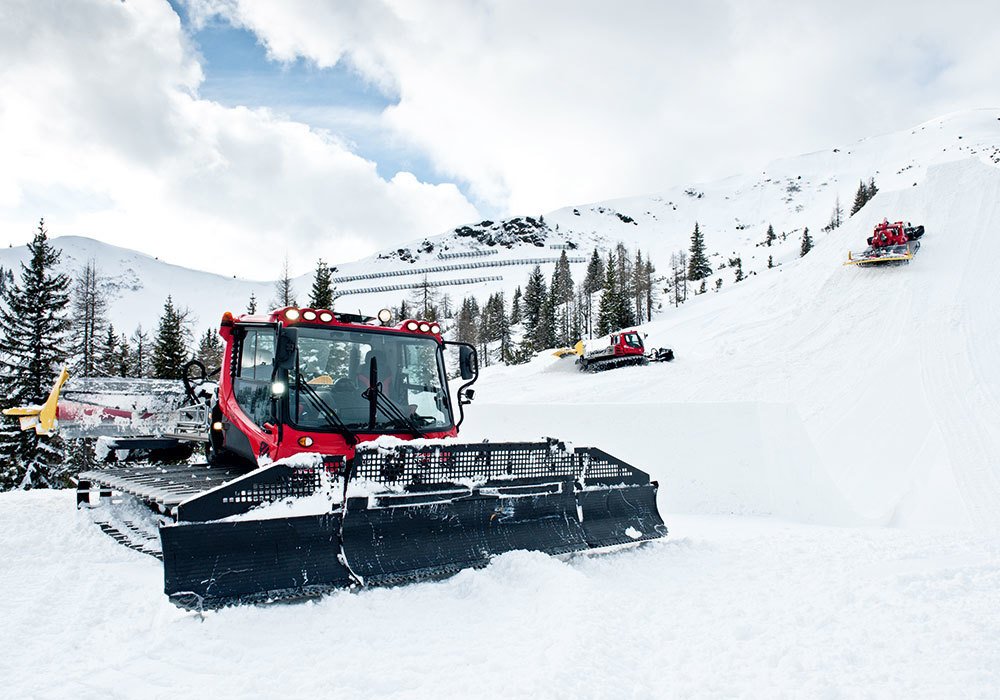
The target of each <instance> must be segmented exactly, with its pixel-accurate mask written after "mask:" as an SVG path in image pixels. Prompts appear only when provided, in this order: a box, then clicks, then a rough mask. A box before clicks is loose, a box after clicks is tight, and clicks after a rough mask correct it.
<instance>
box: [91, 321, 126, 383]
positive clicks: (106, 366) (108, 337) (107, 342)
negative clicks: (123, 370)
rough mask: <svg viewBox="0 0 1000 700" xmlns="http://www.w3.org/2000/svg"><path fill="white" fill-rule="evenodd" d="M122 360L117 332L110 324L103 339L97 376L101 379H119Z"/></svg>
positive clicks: (98, 359)
mask: <svg viewBox="0 0 1000 700" xmlns="http://www.w3.org/2000/svg"><path fill="white" fill-rule="evenodd" d="M120 359H121V351H120V348H119V346H118V334H117V333H116V332H115V327H114V326H113V325H112V324H110V323H109V324H108V325H107V330H106V331H105V332H104V334H103V338H102V339H101V346H100V348H99V350H98V354H97V368H96V369H97V371H96V373H95V374H96V375H97V376H99V377H117V376H118V370H119V365H120Z"/></svg>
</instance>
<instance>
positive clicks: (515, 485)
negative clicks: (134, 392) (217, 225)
mask: <svg viewBox="0 0 1000 700" xmlns="http://www.w3.org/2000/svg"><path fill="white" fill-rule="evenodd" d="M390 321H391V315H390V314H389V313H388V312H387V311H383V312H380V314H379V318H378V319H375V318H370V317H363V316H357V315H351V314H340V313H335V312H332V311H327V310H317V309H297V308H286V309H280V310H278V311H275V312H272V313H270V314H267V315H263V316H242V317H240V318H238V319H234V318H233V317H232V316H231V315H230V314H226V315H224V316H223V321H222V326H221V330H220V333H221V335H222V337H223V339H224V340H225V351H224V354H223V363H222V367H221V368H220V370H219V371H218V374H219V381H218V382H217V384H216V383H214V382H211V381H209V375H208V373H206V372H205V371H204V368H200V367H198V366H197V363H191V365H193V366H194V369H195V370H198V369H200V370H201V371H200V372H198V373H197V376H194V377H192V376H191V375H192V374H194V372H193V371H188V372H186V377H185V388H186V392H185V394H186V399H187V405H185V406H182V407H180V408H177V409H174V410H172V411H171V414H172V415H173V416H174V417H173V419H172V420H171V421H167V422H166V423H167V427H165V428H164V427H162V426H163V425H164V422H163V421H160V422H159V423H157V424H156V425H157V426H158V427H157V430H156V431H155V432H152V433H149V432H143V430H142V427H144V424H143V421H135V423H134V427H132V428H130V427H129V424H128V421H127V420H123V418H122V416H121V415H120V409H119V410H118V414H116V415H115V416H114V421H113V423H114V426H115V427H116V428H117V429H118V431H119V432H118V435H117V436H116V437H113V438H111V439H110V444H109V451H108V454H109V456H110V457H111V458H112V459H114V458H117V459H119V460H120V461H117V462H111V463H108V464H105V465H102V466H101V467H100V468H96V469H92V470H88V471H84V472H82V473H80V474H79V477H78V497H77V501H78V505H79V506H80V507H92V508H94V513H95V514H100V515H97V517H96V519H98V520H99V522H100V525H101V527H102V529H104V530H105V531H106V532H108V533H109V534H111V535H112V536H114V537H115V539H117V540H118V541H119V542H121V543H122V544H125V545H127V546H130V547H133V548H134V549H137V550H139V551H142V552H145V553H148V554H151V555H153V556H158V557H160V558H162V561H163V571H164V592H165V593H166V595H167V596H168V597H169V598H170V600H171V601H172V602H173V603H174V604H176V605H178V606H180V607H182V608H187V609H208V608H216V607H221V606H225V605H230V604H237V603H257V602H268V601H273V600H282V599H289V598H298V597H304V596H312V595H319V594H322V593H325V592H328V591H331V590H334V589H338V588H345V587H354V586H380V585H397V584H402V583H408V582H413V581H420V580H428V579H437V578H442V577H445V576H449V575H451V574H454V573H456V572H458V571H460V570H462V569H465V568H475V567H482V566H485V565H486V564H488V563H489V561H490V559H491V558H492V557H494V556H496V555H498V554H502V553H504V552H508V551H512V550H517V549H526V550H534V551H540V552H545V553H548V554H552V555H567V554H572V553H574V552H586V551H594V550H604V549H607V548H618V547H622V546H628V545H634V544H636V543H641V542H644V541H648V540H653V539H658V538H662V537H665V536H666V534H667V528H666V526H665V525H664V524H663V520H662V519H661V517H660V515H659V512H658V511H657V506H656V493H657V484H656V482H655V481H651V480H650V477H649V475H648V474H647V473H645V472H643V471H641V470H639V469H636V468H634V467H632V466H630V465H628V464H626V463H625V462H623V461H621V460H619V459H617V458H615V457H613V456H611V455H609V454H607V453H605V452H603V451H601V450H599V449H597V448H593V447H577V448H573V447H571V446H568V445H566V444H564V443H562V442H560V441H558V440H552V439H549V440H547V441H543V442H513V443H490V442H484V443H472V444H462V443H459V442H456V441H455V440H454V438H455V437H456V436H457V433H458V427H459V425H460V424H461V422H462V419H463V417H464V406H465V405H467V404H468V403H469V402H470V401H471V399H472V396H473V391H472V390H471V389H470V388H469V387H470V385H471V384H473V383H474V382H475V381H476V379H477V378H478V363H477V360H476V353H475V349H474V348H473V347H472V346H469V345H465V344H460V343H447V342H446V341H444V340H443V339H442V338H441V335H440V328H438V327H437V324H433V323H431V322H427V321H416V320H405V321H403V322H401V323H398V324H391V323H390ZM447 345H456V346H457V347H458V350H459V373H460V375H461V377H462V379H463V380H465V383H464V384H463V385H462V386H461V387H460V388H459V389H458V391H457V401H453V400H452V398H451V394H450V392H449V390H448V384H447V378H446V373H445V360H444V349H445V347H446V346H447ZM189 368H190V366H189ZM63 382H65V377H61V381H59V382H57V383H56V386H55V387H54V390H53V395H52V396H50V400H49V401H46V402H45V403H44V404H42V406H39V407H29V408H27V409H20V410H19V413H17V415H18V417H19V418H21V421H22V426H23V427H25V428H26V429H27V428H31V427H33V428H34V429H35V430H36V431H38V432H40V433H43V434H44V433H45V432H46V431H50V432H51V431H54V430H55V429H60V430H61V431H63V432H70V433H71V434H87V432H88V431H94V430H95V429H100V430H102V431H103V432H101V433H100V434H103V435H105V436H107V434H108V426H107V423H109V422H112V421H102V420H101V419H100V418H101V416H100V412H99V411H98V412H97V416H98V417H97V418H95V417H94V411H91V413H90V414H89V415H88V420H87V421H85V422H84V421H80V422H78V423H74V421H72V420H68V421H66V423H64V424H63V425H62V426H60V418H61V416H60V415H59V413H60V408H61V406H60V405H59V404H58V394H59V390H60V388H61V386H62V383H63ZM69 384H70V385H71V384H72V382H70V383H69ZM453 403H455V404H457V407H456V408H457V414H458V415H457V420H456V419H455V412H453V410H452V408H453V406H452V404H453ZM53 406H56V407H57V408H56V409H55V420H52V415H51V414H52V413H53ZM32 411H36V412H37V414H38V415H37V416H36V417H35V419H34V420H33V417H32V415H31V412H32ZM43 412H45V414H44V415H45V416H47V417H48V420H43ZM144 418H145V419H146V420H147V421H148V418H149V416H148V415H146V416H144ZM46 425H47V426H48V428H46ZM123 426H124V427H123ZM74 431H75V432H74ZM104 439H105V441H107V440H108V438H107V437H105V438H104ZM174 443H176V444H178V445H183V444H189V445H190V444H197V443H202V444H203V445H204V447H205V452H206V455H207V457H208V460H207V463H197V464H196V463H192V460H180V461H176V460H175V461H173V462H158V461H152V460H150V459H149V458H148V455H149V454H152V453H156V450H160V451H161V452H163V453H164V454H170V455H174V456H176V454H177V450H176V449H170V448H171V447H174ZM133 455H135V456H138V457H139V458H140V459H138V460H137V461H133V459H132V457H133ZM135 502H138V503H141V504H143V506H144V508H142V509H139V510H138V512H140V513H145V514H146V515H145V516H137V515H136V512H137V509H136V508H133V507H131V505H132V504H134V503H135ZM154 514H155V515H154ZM150 523H153V524H152V525H150Z"/></svg>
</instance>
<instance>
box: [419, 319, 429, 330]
mask: <svg viewBox="0 0 1000 700" xmlns="http://www.w3.org/2000/svg"><path fill="white" fill-rule="evenodd" d="M430 329H431V324H429V323H427V321H423V322H422V323H421V324H420V332H421V333H427V332H428V331H429V330H430Z"/></svg>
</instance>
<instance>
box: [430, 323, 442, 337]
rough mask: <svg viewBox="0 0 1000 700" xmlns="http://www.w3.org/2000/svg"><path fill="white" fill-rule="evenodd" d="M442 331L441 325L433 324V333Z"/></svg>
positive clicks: (436, 333)
mask: <svg viewBox="0 0 1000 700" xmlns="http://www.w3.org/2000/svg"><path fill="white" fill-rule="evenodd" d="M440 332H441V326H439V325H438V324H436V323H432V324H431V333H433V334H434V335H438V334H439V333H440Z"/></svg>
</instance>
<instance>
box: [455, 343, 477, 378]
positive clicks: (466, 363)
mask: <svg viewBox="0 0 1000 700" xmlns="http://www.w3.org/2000/svg"><path fill="white" fill-rule="evenodd" d="M458 369H459V371H460V372H461V374H462V379H472V378H473V377H475V376H476V375H477V374H479V358H478V357H476V349H475V348H473V347H472V346H471V345H460V346H459V347H458Z"/></svg>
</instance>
